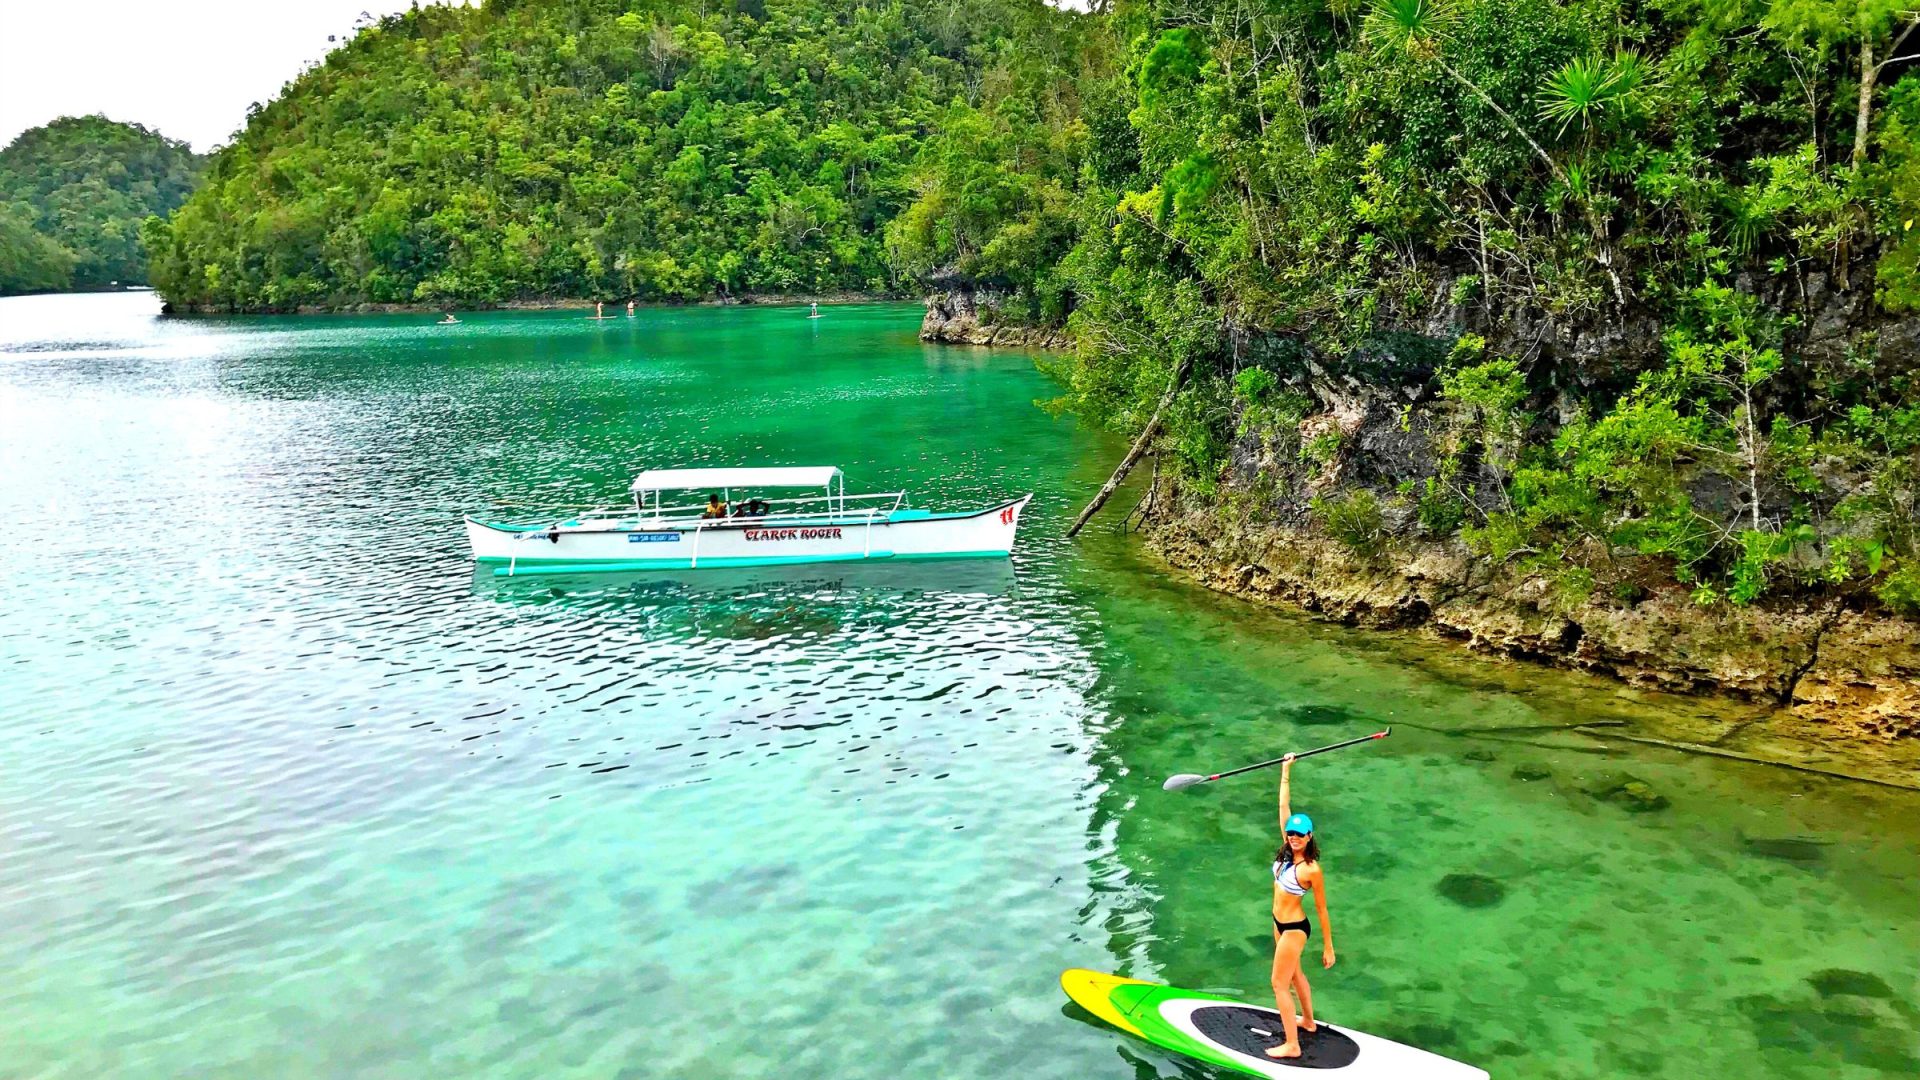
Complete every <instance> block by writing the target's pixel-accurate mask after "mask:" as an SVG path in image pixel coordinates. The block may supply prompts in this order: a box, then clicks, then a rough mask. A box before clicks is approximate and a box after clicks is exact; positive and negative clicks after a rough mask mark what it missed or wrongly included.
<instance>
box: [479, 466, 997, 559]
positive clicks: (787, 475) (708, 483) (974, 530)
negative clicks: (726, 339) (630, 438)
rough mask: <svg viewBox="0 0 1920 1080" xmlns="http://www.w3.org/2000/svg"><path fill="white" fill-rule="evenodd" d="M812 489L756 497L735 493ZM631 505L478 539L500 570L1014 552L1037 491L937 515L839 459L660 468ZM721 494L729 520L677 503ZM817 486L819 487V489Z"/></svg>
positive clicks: (636, 488)
mask: <svg viewBox="0 0 1920 1080" xmlns="http://www.w3.org/2000/svg"><path fill="white" fill-rule="evenodd" d="M795 489H798V490H803V491H807V492H809V493H808V494H806V495H799V496H788V497H784V498H772V499H762V498H757V497H755V498H751V499H745V500H741V501H738V502H736V500H735V498H734V496H735V494H736V492H742V491H763V490H795ZM628 491H629V494H631V495H632V497H633V502H632V505H630V506H618V507H604V508H597V509H593V510H588V511H585V512H582V513H578V514H574V515H572V516H569V517H565V518H561V519H557V520H549V521H534V522H491V521H480V520H477V519H475V518H473V517H471V516H469V517H468V518H467V519H466V524H467V540H468V542H469V543H470V544H471V545H472V546H473V557H474V559H475V560H477V561H479V562H481V563H494V564H500V565H499V566H497V568H496V569H495V570H494V573H496V574H500V575H503V576H513V575H518V574H529V573H542V572H546V573H577V572H579V571H582V570H697V569H703V568H717V567H726V566H780V565H786V564H792V563H817V562H849V561H860V560H870V559H964V558H1005V557H1006V556H1007V555H1008V554H1009V553H1010V552H1011V551H1012V550H1013V540H1014V533H1015V531H1016V530H1017V529H1018V528H1019V525H1020V512H1021V511H1022V510H1024V509H1026V506H1027V501H1028V500H1029V499H1031V498H1033V496H1032V495H1023V496H1021V497H1020V498H1018V499H1013V500H1011V501H1008V502H1004V503H1000V504H998V505H996V506H990V507H987V508H986V509H983V510H962V511H958V512H952V513H934V512H932V511H929V510H919V509H913V508H911V507H908V506H907V505H906V502H907V498H906V493H905V492H901V491H889V492H883V493H878V494H870V495H848V494H847V489H846V478H845V477H844V476H843V475H842V474H841V472H840V470H839V469H837V468H834V467H833V466H830V465H829V466H797V467H782V468H759V469H650V470H648V471H646V472H643V473H641V474H640V475H639V476H636V477H635V478H634V480H633V484H632V485H631V487H630V488H629V489H628ZM688 491H694V492H707V493H711V494H715V495H719V496H720V497H721V499H722V501H723V502H724V504H725V505H726V507H727V512H726V515H725V516H711V514H710V512H709V507H708V505H707V504H705V503H689V504H679V505H669V504H668V502H667V498H666V496H667V495H669V494H670V493H680V492H688ZM815 491H817V492H818V494H813V493H812V492H815Z"/></svg>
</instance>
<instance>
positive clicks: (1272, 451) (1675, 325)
mask: <svg viewBox="0 0 1920 1080" xmlns="http://www.w3.org/2000/svg"><path fill="white" fill-rule="evenodd" d="M1916 21H1920V15H1916V14H1915V13H1912V12H1906V11H1904V10H1900V9H1897V7H1895V6H1887V5H1879V6H1875V5H1871V4H1855V3H1839V2H1825V0H1774V2H1746V0H1659V2H1654V3H1645V4H1642V3H1632V2H1616V0H1573V2H1559V3H1555V2H1550V0H1370V2H1369V0H1359V2H1354V3H1338V2H1336V3H1325V2H1322V0H1172V2H1157V3H1124V2H1122V3H1118V4H1116V5H1114V7H1113V9H1112V11H1111V12H1110V13H1109V15H1108V16H1107V18H1106V19H1105V20H1103V21H1102V22H1101V23H1100V24H1098V28H1097V29H1098V33H1089V34H1087V35H1085V36H1084V39H1083V43H1082V46H1081V47H1082V49H1083V54H1084V55H1085V56H1086V60H1085V62H1083V63H1081V64H1080V65H1078V70H1079V71H1080V72H1081V74H1080V76H1079V81H1080V85H1079V87H1078V89H1077V90H1076V91H1075V92H1074V93H1073V94H1071V95H1061V98H1062V99H1063V100H1065V101H1066V102H1067V103H1068V104H1067V105H1066V106H1065V107H1064V109H1054V108H1051V107H1050V106H1049V105H1048V104H1047V103H1046V100H1045V99H1043V98H1036V97H1035V96H1034V95H1033V94H1031V93H1030V92H1028V91H1027V90H1025V89H1022V90H1019V91H1016V92H1012V93H1008V94H1004V95H996V94H994V93H993V92H992V91H991V89H988V90H987V91H985V92H983V93H982V95H980V97H979V98H977V99H976V100H975V101H973V102H972V103H971V107H970V108H969V109H968V110H965V113H964V116H960V117H950V119H949V122H948V123H947V124H946V125H945V126H944V127H943V129H942V130H941V132H939V133H938V134H937V135H936V137H935V138H934V140H933V141H932V142H931V144H930V145H929V147H928V149H927V152H926V158H925V162H926V164H925V167H924V174H923V175H924V180H923V185H922V195H921V197H920V199H919V200H918V201H917V202H916V203H915V204H914V205H913V206H911V207H910V208H908V209H907V210H906V211H905V212H904V213H903V214H902V216H901V217H900V218H899V219H898V220H897V221H896V223H895V225H894V229H893V237H894V242H895V243H894V246H895V251H896V253H897V255H898V257H899V258H900V259H901V262H902V265H903V266H906V267H909V268H911V269H914V270H916V271H918V272H919V273H921V274H922V275H924V277H925V279H926V280H927V281H928V282H929V284H930V285H932V286H935V287H942V288H944V287H948V286H951V285H953V284H954V283H955V282H956V281H958V282H959V284H960V285H961V286H962V287H968V286H970V287H971V288H972V289H974V290H976V291H979V292H981V293H983V294H985V295H988V296H991V297H993V298H994V303H995V304H996V305H997V306H998V309H999V310H998V313H997V317H999V318H1002V319H1006V320H1010V321H1023V320H1024V321H1033V320H1039V321H1047V320H1056V319H1059V318H1062V317H1063V316H1065V315H1066V314H1067V313H1068V312H1070V313H1071V315H1070V326H1071V328H1072V330H1073V337H1074V339H1075V340H1076V341H1077V343H1078V354H1077V356H1076V357H1075V358H1074V359H1073V360H1072V361H1071V362H1069V363H1065V364H1063V365H1062V372H1063V375H1064V376H1065V377H1066V378H1067V379H1068V381H1069V383H1070V392H1069V394H1068V396H1067V398H1066V399H1065V403H1066V404H1067V405H1069V406H1071V407H1073V408H1074V409H1076V410H1077V411H1079V412H1081V413H1082V414H1083V415H1086V416H1089V417H1094V418H1098V419H1104V420H1105V421H1106V422H1108V423H1110V424H1112V425H1113V426H1114V427H1115V428H1117V429H1118V430H1121V431H1124V432H1127V433H1134V432H1137V431H1139V430H1140V429H1141V428H1142V427H1143V426H1145V425H1146V424H1147V423H1148V421H1149V418H1150V416H1152V415H1153V414H1154V413H1155V412H1156V409H1157V407H1158V406H1159V405H1160V404H1161V402H1162V400H1163V396H1164V395H1165V394H1166V391H1167V390H1168V387H1169V385H1170V384H1173V383H1180V384H1181V385H1180V390H1179V393H1178V394H1176V395H1175V396H1174V397H1172V398H1171V400H1170V404H1168V405H1167V407H1166V408H1165V410H1164V413H1163V414H1162V418H1161V419H1162V422H1163V424H1164V428H1163V430H1162V432H1161V434H1160V435H1159V436H1158V437H1157V439H1156V440H1155V441H1154V446H1155V448H1156V450H1157V451H1158V454H1157V461H1158V467H1159V470H1160V474H1161V478H1162V481H1163V484H1162V488H1163V491H1162V495H1163V496H1164V495H1167V494H1168V493H1171V502H1169V501H1168V499H1166V498H1160V500H1159V501H1158V503H1157V505H1158V507H1159V509H1160V511H1161V513H1162V515H1163V516H1165V515H1166V514H1169V513H1175V512H1176V511H1177V508H1178V507H1180V506H1182V505H1184V506H1187V507H1196V506H1197V507H1202V508H1205V512H1206V513H1207V514H1209V515H1211V516H1212V517H1213V518H1215V519H1216V520H1227V521H1238V522H1249V523H1266V524H1270V525H1279V526H1282V527H1285V528H1290V529H1295V530H1297V531H1299V532H1301V534H1302V535H1317V536H1322V537H1327V538H1330V539H1333V540H1336V541H1337V542H1338V543H1339V544H1340V545H1341V546H1343V547H1344V548H1346V549H1347V550H1348V552H1349V553H1350V554H1351V555H1352V557H1353V562H1354V563H1355V564H1356V565H1362V566H1364V565H1375V566H1379V567H1386V566H1388V565H1390V564H1392V563H1394V562H1395V559H1396V558H1402V559H1404V558H1406V557H1409V556H1408V553H1409V552H1415V551H1417V550H1419V549H1420V548H1422V547H1423V546H1433V545H1441V544H1465V545H1466V546H1467V547H1468V548H1469V549H1470V550H1471V551H1472V552H1473V553H1474V554H1475V555H1476V556H1477V557H1478V558H1479V559H1480V560H1481V561H1482V564H1483V565H1485V566H1488V567H1490V568H1492V569H1494V570H1496V571H1500V572H1512V573H1517V574H1521V575H1531V576H1533V577H1535V578H1537V579H1538V580H1540V581H1541V582H1543V583H1544V584H1545V586H1546V587H1547V591H1546V593H1545V594H1543V595H1545V596H1547V597H1548V599H1547V600H1546V601H1545V602H1546V603H1547V604H1549V606H1551V605H1554V604H1558V605H1561V606H1563V607H1567V608H1573V607H1578V606H1580V605H1583V604H1587V603H1601V602H1605V603H1620V604H1627V605H1631V604H1633V603H1635V602H1637V598H1638V597H1642V596H1645V595H1646V593H1647V590H1648V588H1650V587H1651V588H1656V589H1657V588H1658V587H1659V583H1660V582H1661V581H1663V580H1664V581H1666V582H1669V583H1678V584H1679V585H1680V586H1682V588H1683V589H1684V590H1685V591H1688V592H1690V594H1691V596H1692V598H1693V599H1694V601H1695V602H1697V603H1698V604H1701V605H1707V606H1713V605H1717V604H1721V603H1731V604H1734V605H1741V604H1749V603H1752V602H1754V601H1756V600H1759V599H1761V598H1763V597H1767V596H1773V595H1796V594H1807V593H1812V594H1817V595H1821V596H1829V597H1832V598H1833V599H1834V600H1835V601H1837V602H1839V603H1841V604H1843V605H1849V606H1850V605H1858V604H1866V605H1869V606H1872V605H1874V604H1881V605H1885V606H1886V607H1887V608H1889V609H1892V610H1898V611H1908V612H1920V547H1917V546H1916V542H1917V540H1920V531H1917V530H1920V526H1917V524H1916V521H1917V519H1920V372H1917V371H1916V367H1917V365H1920V322H1916V320H1915V319H1913V318H1912V317H1911V313H1912V312H1913V311H1914V310H1915V309H1916V307H1920V233H1917V232H1914V231H1912V229H1913V225H1914V223H1915V221H1916V219H1920V146H1916V141H1915V140H1916V137H1920V77H1916V76H1913V75H1910V74H1909V72H1910V71H1911V70H1912V67H1913V65H1914V62H1915V57H1914V56H1912V55H1908V54H1910V53H1914V52H1920V34H1912V33H1911V31H1912V30H1913V29H1914V28H1915V25H1916ZM1100 38H1104V41H1101V40H1097V39H1100ZM1015 71H1016V73H1017V74H1016V75H1015V77H1013V78H1012V79H1010V80H1007V85H1020V84H1022V81H1023V79H1024V80H1026V81H1027V82H1028V83H1044V82H1045V80H1046V79H1047V78H1049V77H1050V76H1049V75H1048V74H1047V73H1046V72H1044V71H1042V70H1040V69H1039V68H1037V67H1027V66H1023V65H1020V64H1018V63H1016V64H1015ZM1075 102H1077V103H1079V104H1078V105H1077V110H1078V111H1077V112H1076V111H1074V109H1075V106H1074V104H1073V103H1075ZM1036 103H1037V104H1038V107H1036ZM985 159H991V163H990V162H989V161H988V160H985ZM1182 380H1184V381H1182ZM1395 553H1399V554H1398V555H1397V556H1396V554H1395ZM1832 610H1838V609H1837V608H1834V609H1832Z"/></svg>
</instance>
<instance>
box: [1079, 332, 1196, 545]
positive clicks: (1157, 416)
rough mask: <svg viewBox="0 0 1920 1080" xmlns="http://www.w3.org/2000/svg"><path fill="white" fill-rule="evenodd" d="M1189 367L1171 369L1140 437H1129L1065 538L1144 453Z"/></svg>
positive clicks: (1102, 502)
mask: <svg viewBox="0 0 1920 1080" xmlns="http://www.w3.org/2000/svg"><path fill="white" fill-rule="evenodd" d="M1192 370H1193V361H1192V360H1191V359H1188V360H1182V361H1180V366H1179V367H1177V368H1175V369H1174V372H1173V381H1172V382H1169V383H1168V384H1167V392H1166V394H1165V395H1164V396H1162V397H1161V398H1160V404H1159V405H1158V406H1156V407H1155V408H1154V410H1153V416H1152V418H1151V419H1149V420H1148V421H1147V426H1146V427H1144V428H1141V429H1140V437H1139V438H1137V439H1135V440H1133V449H1131V450H1128V451H1127V456H1126V457H1123V458H1121V459H1120V467H1119V468H1117V469H1115V470H1113V475H1112V476H1109V477H1107V482H1106V483H1105V484H1103V485H1101V488H1100V494H1098V495H1095V496H1094V497H1093V501H1092V502H1090V503H1088V504H1087V508H1086V509H1085V510H1082V511H1080V516H1079V517H1077V518H1074V519H1073V527H1072V528H1070V529H1068V530H1067V536H1068V538H1072V536H1073V535H1074V534H1075V533H1077V532H1079V531H1080V527H1081V526H1082V525H1085V524H1086V523H1087V519H1088V518H1090V517H1092V516H1093V515H1094V514H1095V513H1097V512H1098V511H1099V509H1100V508H1101V507H1102V506H1105V505H1106V504H1107V500H1108V499H1110V498H1112V497H1113V493H1114V492H1115V491H1117V490H1119V488H1120V485H1121V483H1123V482H1124V481H1125V480H1126V479H1127V474H1128V473H1129V472H1132V471H1133V467H1134V465H1135V464H1136V463H1137V462H1139V460H1140V455H1142V454H1144V453H1146V452H1147V444H1148V443H1151V442H1152V441H1153V437H1154V435H1156V434H1158V433H1159V431H1160V421H1161V419H1162V418H1163V417H1165V416H1166V414H1167V406H1169V405H1172V404H1173V398H1174V395H1176V394H1178V393H1179V392H1180V387H1181V385H1182V384H1184V383H1185V382H1186V381H1187V373H1188V372H1190V371H1192Z"/></svg>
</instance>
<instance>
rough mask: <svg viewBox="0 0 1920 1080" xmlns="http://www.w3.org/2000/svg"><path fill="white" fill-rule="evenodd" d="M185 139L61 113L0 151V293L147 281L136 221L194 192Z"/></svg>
mask: <svg viewBox="0 0 1920 1080" xmlns="http://www.w3.org/2000/svg"><path fill="white" fill-rule="evenodd" d="M201 165H202V159H201V158H200V156H199V155H197V154H195V153H194V152H193V151H192V150H191V149H189V148H188V147H187V146H186V144H184V143H180V142H176V141H174V140H172V139H169V138H166V137H165V136H163V135H160V134H159V133H157V132H154V131H150V130H148V129H146V128H144V127H141V126H140V125H138V124H122V123H117V122H115V121H112V120H109V119H107V118H106V117H104V116H74V117H63V118H61V119H59V120H55V121H54V122H52V123H50V124H46V125H44V126H41V127H37V128H33V129H32V130H29V131H26V132H24V133H22V134H21V135H20V136H19V137H18V138H16V139H15V140H14V141H13V142H12V143H10V144H8V145H7V146H6V148H5V149H0V294H5V293H21V292H55V291H62V290H68V289H98V288H105V287H108V286H112V285H145V284H147V260H146V252H145V250H144V248H143V247H142V244H141V241H140V227H141V223H142V222H144V221H145V220H146V219H147V218H148V217H150V216H153V215H156V214H157V215H163V216H164V215H166V214H170V213H172V212H173V211H174V210H175V209H176V208H177V207H179V205H180V204H181V203H182V202H184V201H185V200H186V198H187V194H188V193H189V192H190V191H192V190H193V185H194V183H195V182H196V181H197V180H198V178H199V175H200V167H201Z"/></svg>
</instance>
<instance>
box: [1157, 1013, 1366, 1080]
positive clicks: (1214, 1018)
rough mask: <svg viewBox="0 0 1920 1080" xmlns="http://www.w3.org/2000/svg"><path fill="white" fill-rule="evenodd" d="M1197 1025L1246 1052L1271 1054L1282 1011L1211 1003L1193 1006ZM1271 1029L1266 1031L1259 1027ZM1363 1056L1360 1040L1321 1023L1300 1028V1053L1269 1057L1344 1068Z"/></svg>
mask: <svg viewBox="0 0 1920 1080" xmlns="http://www.w3.org/2000/svg"><path fill="white" fill-rule="evenodd" d="M1193 1026H1194V1027H1195V1028H1196V1029H1198V1030H1199V1032H1200V1034H1202V1035H1204V1036H1206V1037H1207V1039H1208V1040H1209V1041H1211V1042H1214V1043H1217V1044H1218V1045H1220V1046H1224V1047H1226V1048H1227V1049H1229V1050H1238V1051H1239V1052H1240V1053H1242V1054H1251V1055H1253V1056H1254V1057H1257V1058H1265V1057H1267V1050H1268V1048H1269V1047H1274V1046H1279V1045H1280V1044H1281V1042H1283V1041H1284V1040H1285V1038H1286V1036H1284V1035H1283V1034H1281V1028H1280V1014H1279V1013H1276V1012H1271V1011H1269V1010H1267V1009H1249V1008H1247V1007H1245V1006H1243V1005H1211V1006H1208V1007H1206V1008H1201V1009H1195V1010H1193ZM1256 1030H1258V1031H1264V1032H1268V1034H1266V1035H1258V1034H1255V1031H1256ZM1359 1058H1360V1044H1358V1043H1356V1042H1354V1041H1353V1040H1352V1039H1349V1038H1347V1037H1346V1036H1345V1035H1342V1034H1340V1033H1339V1032H1338V1031H1335V1030H1334V1029H1333V1028H1332V1027H1331V1026H1330V1025H1328V1024H1326V1023H1324V1022H1323V1023H1321V1025H1320V1030H1319V1031H1306V1030H1304V1029H1303V1030H1302V1031H1301V1032H1300V1056H1299V1057H1297V1058H1267V1060H1269V1061H1272V1062H1274V1063H1275V1064H1278V1065H1292V1066H1294V1067H1296V1068H1301V1069H1344V1068H1346V1067H1347V1066H1349V1065H1351V1064H1353V1063H1354V1062H1355V1061H1357V1060H1359Z"/></svg>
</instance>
